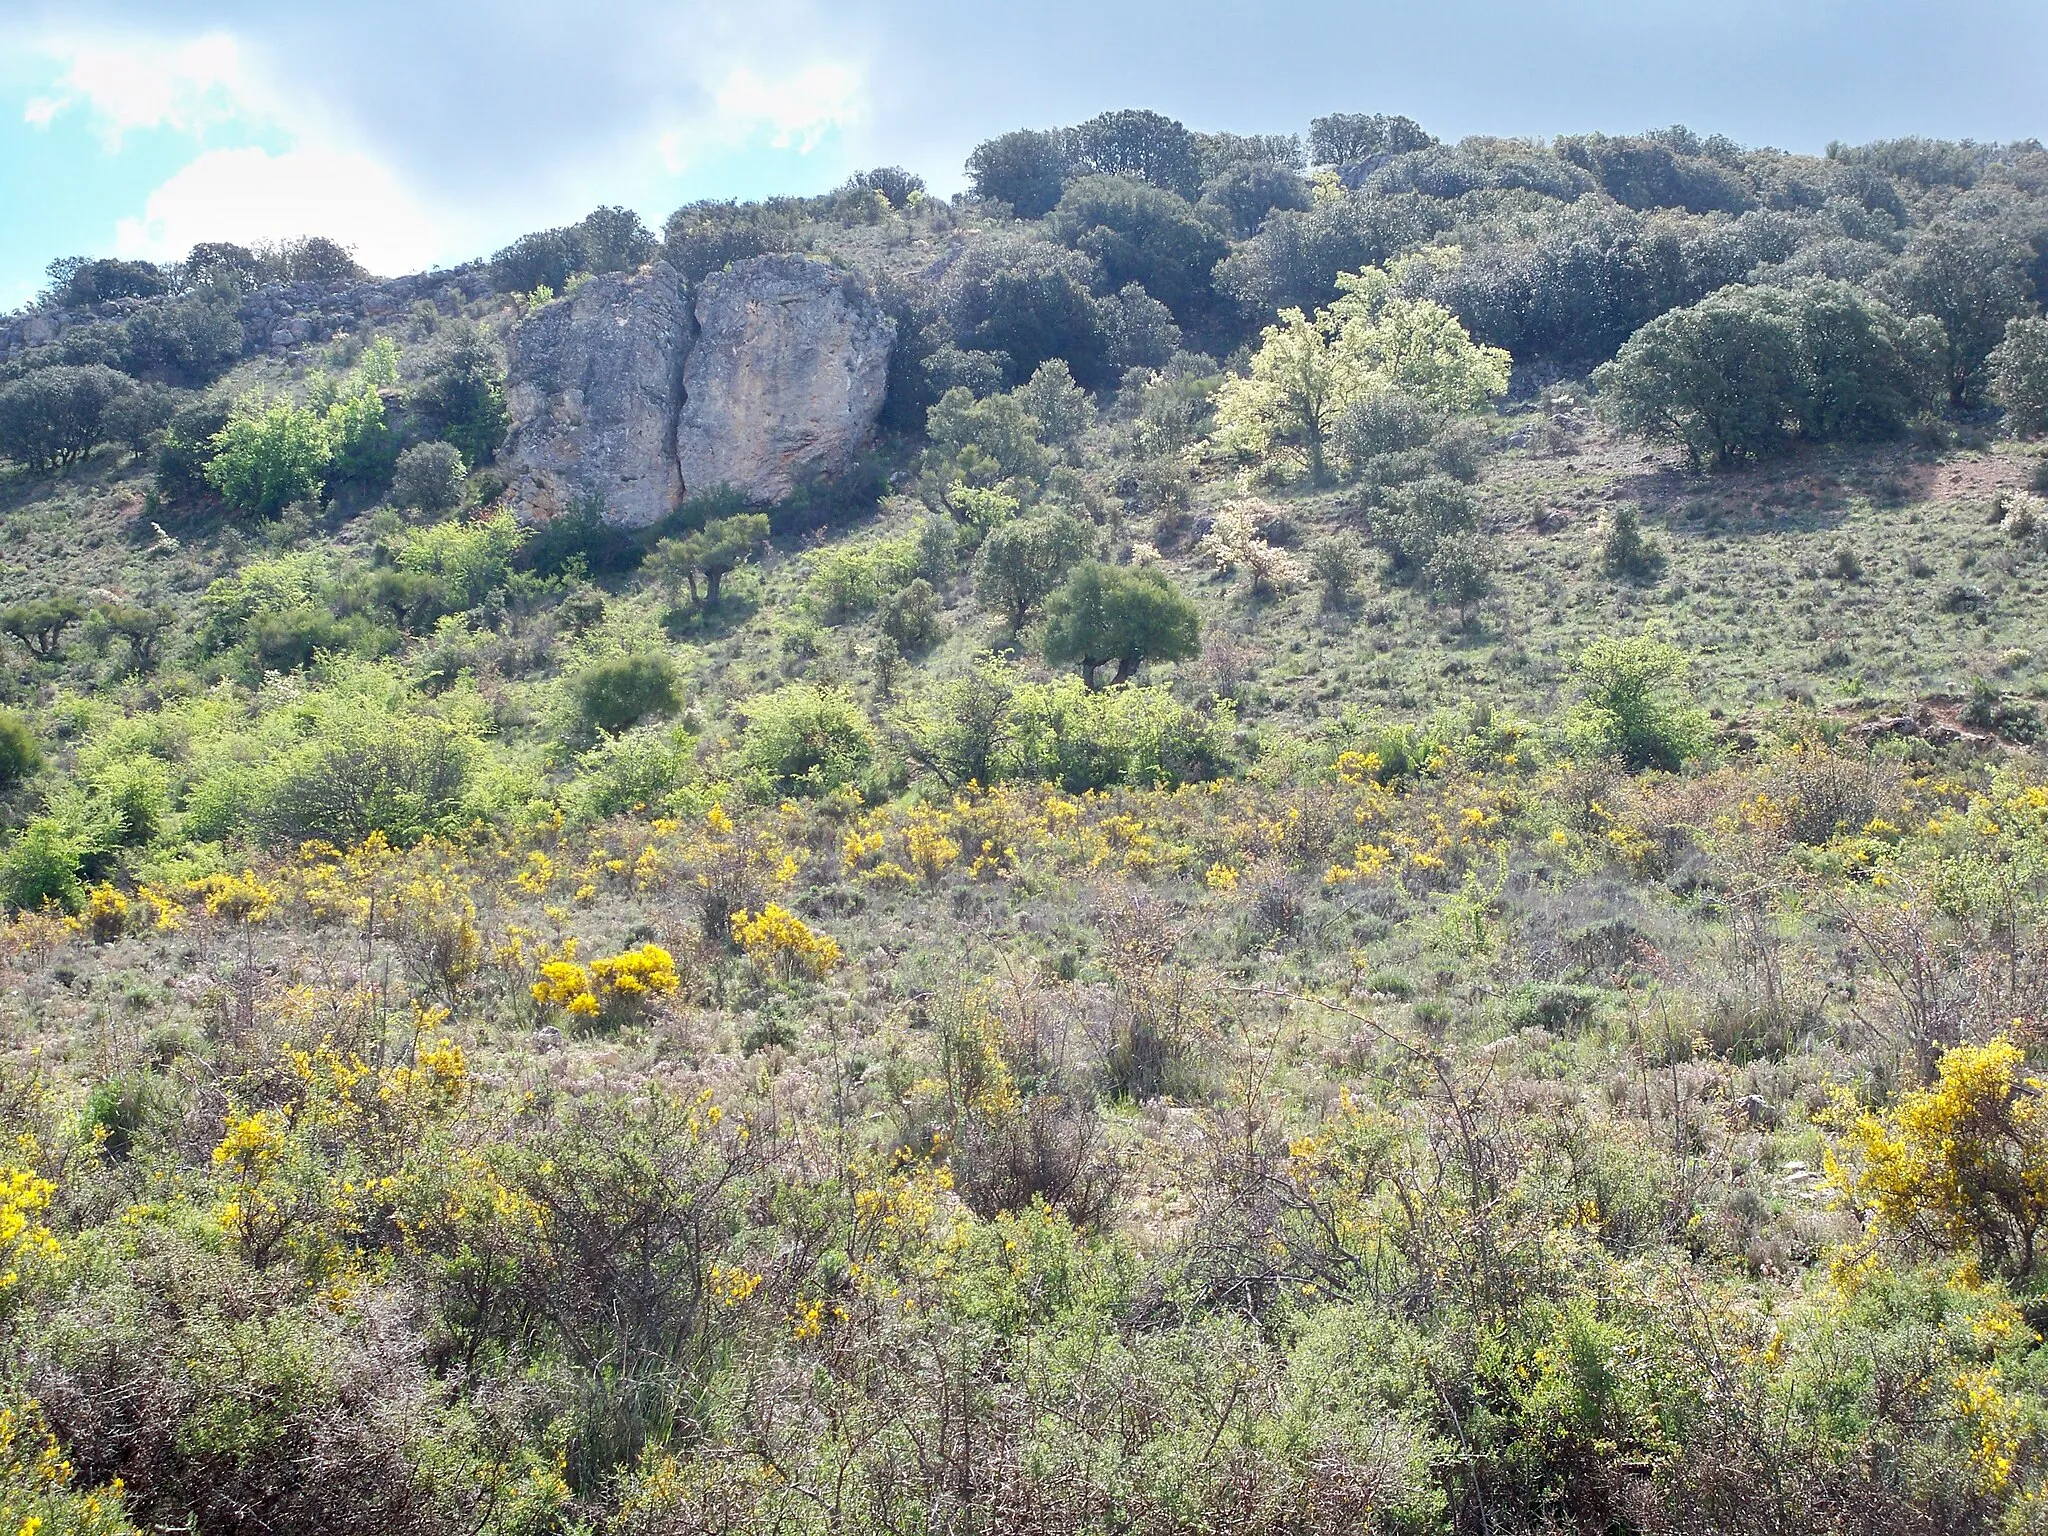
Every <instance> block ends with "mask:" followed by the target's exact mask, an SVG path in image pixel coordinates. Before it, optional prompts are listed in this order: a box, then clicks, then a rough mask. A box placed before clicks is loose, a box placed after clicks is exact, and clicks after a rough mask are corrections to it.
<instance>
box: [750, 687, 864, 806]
mask: <svg viewBox="0 0 2048 1536" xmlns="http://www.w3.org/2000/svg"><path fill="white" fill-rule="evenodd" d="M746 713H747V730H746V737H745V739H744V740H743V741H742V742H741V745H740V762H741V765H742V767H743V770H744V774H745V777H746V779H747V781H748V783H749V784H750V785H751V786H752V787H753V788H754V790H755V791H756V792H757V793H758V794H760V795H762V796H765V797H768V798H774V797H777V796H781V795H824V794H830V793H831V792H832V791H834V790H837V789H842V788H845V787H846V786H848V785H850V784H855V783H857V782H859V780H860V779H861V778H862V777H863V776H864V775H865V774H866V773H867V771H868V766H869V764H870V763H871V762H872V761H873V759H874V753H875V738H874V731H873V729H872V728H871V727H870V726H869V724H868V721H867V717H866V716H865V715H863V714H862V713H861V712H860V709H859V707H858V706H857V705H855V704H854V702H853V701H852V700H851V699H850V698H848V697H847V696H846V695H845V694H844V693H842V692H839V691H838V690H836V689H832V688H820V687H818V686H816V685H815V684H811V683H791V684H789V685H788V686H786V687H783V688H778V689H776V690H775V691H774V692H773V693H766V694H762V695H761V696H760V697H758V698H755V699H750V700H749V701H748V702H747V711H746Z"/></svg>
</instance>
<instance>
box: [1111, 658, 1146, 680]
mask: <svg viewBox="0 0 2048 1536" xmlns="http://www.w3.org/2000/svg"><path fill="white" fill-rule="evenodd" d="M1144 659H1145V658H1144V657H1142V656H1119V657H1117V659H1116V676H1115V677H1113V678H1111V679H1110V682H1111V684H1112V685H1114V684H1116V683H1128V682H1129V681H1130V680H1131V678H1132V676H1133V674H1135V673H1136V672H1137V670H1138V667H1139V665H1140V663H1142V662H1143V661H1144Z"/></svg>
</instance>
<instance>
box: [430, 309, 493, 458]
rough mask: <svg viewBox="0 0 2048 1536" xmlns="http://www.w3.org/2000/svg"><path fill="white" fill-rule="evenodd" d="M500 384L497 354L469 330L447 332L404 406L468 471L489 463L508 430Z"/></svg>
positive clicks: (455, 327) (463, 326)
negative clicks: (454, 452) (457, 455)
mask: <svg viewBox="0 0 2048 1536" xmlns="http://www.w3.org/2000/svg"><path fill="white" fill-rule="evenodd" d="M504 379H505V373H504V367H503V365H502V364H501V363H500V362H499V360H498V355H497V352H496V351H495V350H494V349H493V348H492V346H491V345H490V343H489V342H488V341H486V340H485V338H484V336H483V334H482V333H481V332H479V331H478V330H477V329H476V327H475V326H473V325H469V324H467V323H464V324H459V325H453V326H449V327H446V328H444V330H443V331H442V333H441V336H440V339H439V340H437V341H436V342H435V344H434V347H433V350H432V351H431V352H430V353H429V354H428V357H427V359H426V368H425V372H424V374H423V375H422V377H421V379H420V381H419V383H417V384H415V385H414V386H413V387H412V389H411V390H410V391H408V392H407V395H406V404H407V405H408V406H409V407H410V408H411V410H412V412H413V414H414V415H415V417H416V418H417V419H418V420H419V422H420V424H421V426H422V427H423V428H424V429H425V430H426V432H427V433H428V434H429V435H431V436H433V437H436V438H439V439H440V440H441V441H443V442H446V443H451V444H453V445H454V447H455V448H456V450H457V451H458V452H460V453H461V455H462V461H463V462H464V463H465V464H467V465H469V466H470V467H471V468H472V469H474V468H475V467H476V466H478V465H480V464H488V463H490V462H491V460H492V458H493V457H495V456H496V454H497V451H498V444H499V443H501V442H502V441H504V438H505V433H506V431H507V429H509V428H510V427H511V425H512V418H511V415H510V413H509V412H508V411H507V410H506V408H505V384H504Z"/></svg>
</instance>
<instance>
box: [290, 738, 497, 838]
mask: <svg viewBox="0 0 2048 1536" xmlns="http://www.w3.org/2000/svg"><path fill="white" fill-rule="evenodd" d="M475 758H476V743H475V741H474V740H473V739H472V738H471V737H470V736H469V735H467V734H466V733H465V732H463V731H462V730H460V729H458V728H457V727H455V726H453V725H451V724H449V723H448V722H446V721H442V720H437V719H433V718H431V717H429V716H425V715H418V714H411V713H393V712H392V711H391V710H389V709H388V708H382V707H377V706H375V705H372V704H367V703H365V704H357V705H354V706H353V707H350V706H343V707H341V708H338V709H336V710H334V711H333V712H332V713H330V714H328V715H326V716H325V717H324V718H322V719H320V720H318V721H317V722H316V723H315V725H314V728H313V729H312V731H311V732H310V733H309V734H308V736H307V737H306V738H305V739H304V740H303V741H302V742H300V743H299V744H298V745H297V746H295V747H293V748H291V749H289V750H288V751H287V752H286V754H285V756H284V759H283V761H282V762H281V763H280V764H278V765H277V766H276V768H275V770H274V771H273V772H272V773H271V775H270V776H269V782H268V783H267V784H266V786H265V788H264V791H263V793H262V794H261V796H260V798H259V799H258V801H257V803H256V804H255V805H253V806H252V807H250V812H251V820H252V821H253V823H254V825H255V828H256V830H257V832H258V833H259V835H261V836H262V838H263V840H264V841H265V842H266V843H268V844H269V845H270V846H272V847H273V848H286V849H289V848H296V847H298V846H299V845H300V844H302V843H306V842H309V841H318V842H325V843H331V844H333V845H334V846H335V847H337V848H353V847H355V846H356V845H357V844H359V843H361V842H362V841H363V840H364V839H366V838H367V837H369V836H370V835H371V834H372V833H382V834H383V835H384V836H385V837H386V838H388V839H389V840H390V841H391V842H393V843H396V844H399V845H401V846H402V845H405V844H409V843H414V842H417V841H418V840H419V839H420V838H422V837H424V836H427V835H428V834H430V833H440V832H446V831H450V830H452V829H453V828H454V827H455V826H456V825H458V824H459V821H460V817H461V812H462V809H463V804H464V797H465V795H466V793H467V791H468V788H469V782H470V775H471V773H472V771H473V768H474V763H475Z"/></svg>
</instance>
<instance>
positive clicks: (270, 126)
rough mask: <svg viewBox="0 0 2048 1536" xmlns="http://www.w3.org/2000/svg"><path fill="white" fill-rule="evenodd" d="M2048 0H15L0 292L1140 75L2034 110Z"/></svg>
mask: <svg viewBox="0 0 2048 1536" xmlns="http://www.w3.org/2000/svg"><path fill="white" fill-rule="evenodd" d="M2044 80H2048V5H2042V4H2041V3H2039V0H2030V3H2018V0H1949V3H1947V4H1940V5H1937V4H1928V3H1903V0H1870V3H1862V4H1852V3H1846V0H1842V3H1802V0H1777V3H1765V0H1720V3H1716V4H1711V5H1702V4H1698V3H1690V4H1667V3H1662V0H1634V3H1624V0H1597V3H1595V0H1516V3H1508V0H1438V3H1436V4H1433V5H1429V6H1418V5H1413V4H1384V3H1380V0H1345V3H1329V0H1265V3H1254V0H1177V3H1167V0H1146V3H1136V0H1038V3H1035V4H1030V5H1021V4H1012V5H1002V6H997V5H988V4H973V3H962V0H948V3H939V0H747V3H744V4H740V3H732V0H697V3H677V0H658V3H657V0H610V3H586V4H584V5H582V6H580V7H579V6H567V5H563V4H560V3H559V0H439V3H437V0H403V3H401V0H352V3H350V4H348V5H340V4H332V3H323V4H309V3H292V0H63V3H61V4H59V3H54V0H0V308H7V307H11V306H13V305H15V304H18V303H20V302H22V301H23V300H25V299H26V298H28V297H29V296H30V295H31V294H32V293H33V292H34V291H35V289H36V288H37V287H38V285H39V283H40V280H41V275H42V271H43V268H44V267H45V265H46V264H47V263H48V262H49V261H50V260H51V259H53V258H54V257H58V256H63V255H69V254H74V253H90V254H107V253H119V254H123V255H135V256H147V257H171V256H177V255H180V254H182V253H183V251H184V250H185V249H186V248H188V247H189V246H190V245H191V244H192V242H193V241H195V240H198V239H238V240H243V241H249V240H256V239H262V238H275V237H282V236H288V235H292V234H302V233H319V234H328V235H332V236H334V237H336V238H338V239H340V240H342V241H343V242H344V243H347V244H350V245H353V246H354V247H355V248H356V249H357V251H358V253H359V254H360V255H361V257H362V258H363V260H364V261H365V262H366V263H367V264H368V265H370V266H371V267H373V268H375V269H378V270H382V271H401V270H409V269H412V268H416V267H420V266H426V265H430V264H433V263H437V262H438V263H452V262H455V261H460V260H463V259H465V258H467V257H469V256H471V255H476V254H483V253H487V252H488V251H490V250H491V249H493V248H495V247H496V246H498V245H501V244H503V243H504V242H505V241H507V240H508V239H510V238H512V237H513V236H515V235H517V234H519V233H521V232H522V231H524V230H527V229H533V228H538V227H542V226H545V225H549V224H555V223H560V222H564V221H566V220H569V219H573V218H575V217H578V216H580V215H581V214H582V213H583V212H585V211H587V210H588V209H589V208H591V207H593V206H595V205H597V204H599V203H625V204H627V205H629V206H632V207H635V208H638V209H639V210H640V211H641V212H642V213H643V214H644V215H645V216H646V217H647V218H648V221H649V222H650V223H651V224H656V225H658V224H659V221H660V219H661V218H662V217H663V216H664V215H665V214H666V213H667V212H668V210H669V209H671V208H673V207H674V206H676V205H677V204H678V203H681V202H684V201H687V200H689V199H691V198H697V197H727V196H741V197H746V196H760V195H765V194H768V193H775V192H813V191H819V190H822V189H824V188H826V187H829V186H831V185H834V184H835V183H837V182H839V181H841V180H843V179H844V178H845V176H846V175H847V174H848V173H849V172H850V171H852V170H854V169H857V168H859V167H861V166H866V165H873V164H890V163H896V164H903V165H907V166H909V167H910V168H912V169H913V170H916V171H918V172H920V173H921V174H922V175H924V176H925V177H926V178H927V180H928V181H930V182H931V184H932V185H933V187H934V188H935V189H936V190H939V191H952V190H955V189H956V188H957V187H958V185H959V182H960V163H961V160H962V158H963V157H964V156H965V154H966V152H967V150H968V149H969V148H971V147H972V146H973V144H975V143H976V142H977V141H979V140H980V139H983V138H986V137H988V136H989V135H990V134H992V133H997V132H1000V131H1002V130H1004V129H1007V128H1014V127H1020V126H1027V125H1029V126H1048V125H1051V124H1055V123H1062V122H1073V121H1078V120H1079V119H1081V118H1084V117H1087V116H1089V115H1091V114H1093V113H1095V112H1098V111H1102V110H1104V109H1106V108H1110V107H1119V106H1148V107H1154V108H1157V109H1159V110H1161V111H1165V112H1169V113H1171V114H1173V115H1175V116H1177V117H1179V118H1181V119H1182V120H1183V121H1185V122H1187V123H1188V124H1189V126H1191V127H1197V128H1212V129H1231V130H1234V131H1238V132H1254V131H1299V130H1301V129H1303V128H1305V126H1306V124H1307V121H1308V119H1309V118H1310V117H1312V116H1314V115H1316V114H1318V113H1321V112H1326V111H1353V110H1360V111H1391V112H1405V113H1407V114H1409V115H1410V116H1413V117H1415V118H1417V119H1419V120H1420V121H1422V122H1423V123H1424V124H1425V125H1426V126H1427V127H1429V128H1430V129H1431V130H1432V131H1434V132H1436V133H1438V134H1440V135H1443V136H1446V137H1457V136H1460V135H1463V134H1467V133H1505V134H1527V135H1550V134H1556V133H1568V132H1579V131H1584V130H1588V129H1596V128H1597V129H1602V130H1606V131H1609V132H1626V131H1630V130H1633V129H1640V128H1646V127H1655V126H1661V125H1664V124H1668V123H1672V122H1685V123H1688V124H1690V125H1691V126H1693V127H1695V128H1698V129H1700V130H1701V131H1715V132H1722V133H1726V134H1729V135H1730V136H1732V137H1734V138H1736V139H1738V140H1741V141H1742V142H1744V143H1751V144H1772V145H1777V146H1779V147H1782V148H1787V149H1798V150H1808V151H1818V150H1819V149H1820V148H1821V147H1822V146H1824V145H1825V144H1826V142H1827V141H1828V140H1829V139H1832V138H1842V139H1847V140H1850V141H1860V140H1864V139H1869V138H1876V137H1890V136H1895V135H1899V134H1907V133H1925V134H1938V135H1942V136H1947V137H1959V138H1960V137H1970V138H1977V139H2015V138H2030V137H2040V138H2048V92H2044V90H2043V89H2042V82H2043V81H2044Z"/></svg>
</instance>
